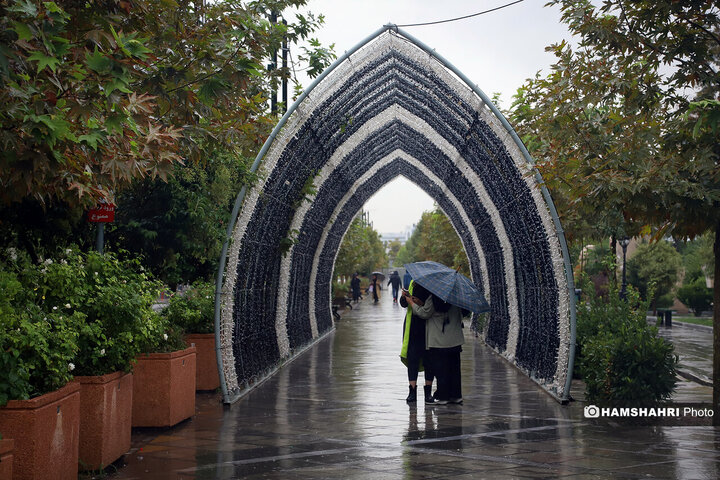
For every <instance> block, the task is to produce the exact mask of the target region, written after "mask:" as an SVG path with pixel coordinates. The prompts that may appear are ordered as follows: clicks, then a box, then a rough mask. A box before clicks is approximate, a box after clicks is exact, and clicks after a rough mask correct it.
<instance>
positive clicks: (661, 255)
mask: <svg viewBox="0 0 720 480" xmlns="http://www.w3.org/2000/svg"><path fill="white" fill-rule="evenodd" d="M681 266H682V256H681V255H680V254H679V253H678V252H677V250H675V248H674V247H673V246H672V245H671V244H670V243H669V242H666V241H659V242H656V243H643V244H640V245H639V246H638V248H637V250H636V251H635V255H633V257H632V258H631V259H630V260H628V263H627V275H628V283H630V284H631V285H633V286H635V287H636V288H637V289H638V290H639V291H640V293H641V294H642V295H643V297H646V296H647V295H648V293H649V292H651V291H652V292H654V293H653V296H652V298H651V299H649V300H651V301H653V302H654V301H655V300H656V299H657V298H659V297H661V296H663V295H666V294H668V293H671V292H672V291H673V289H674V287H675V283H677V281H678V273H679V271H680V268H681Z"/></svg>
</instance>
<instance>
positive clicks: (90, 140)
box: [78, 132, 103, 150]
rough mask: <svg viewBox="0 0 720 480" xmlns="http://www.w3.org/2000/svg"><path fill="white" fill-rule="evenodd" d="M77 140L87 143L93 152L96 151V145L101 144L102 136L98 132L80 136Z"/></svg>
mask: <svg viewBox="0 0 720 480" xmlns="http://www.w3.org/2000/svg"><path fill="white" fill-rule="evenodd" d="M78 140H79V141H80V142H85V143H87V144H88V145H89V146H90V147H91V148H92V149H93V150H97V146H98V143H103V136H102V135H100V133H99V132H92V133H89V134H86V135H80V136H79V137H78Z"/></svg>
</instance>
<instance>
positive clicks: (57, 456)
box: [0, 382, 80, 480]
mask: <svg viewBox="0 0 720 480" xmlns="http://www.w3.org/2000/svg"><path fill="white" fill-rule="evenodd" d="M0 432H2V434H3V436H5V437H8V438H12V439H13V440H14V441H15V447H14V450H13V457H14V460H13V469H12V471H13V477H12V478H13V480H26V479H27V480H30V479H36V478H53V479H58V480H61V479H68V480H70V479H72V480H76V479H77V466H78V444H79V439H80V384H78V383H76V382H70V383H68V384H67V385H66V386H64V387H63V388H61V389H59V390H55V391H54V392H50V393H47V394H45V395H41V396H39V397H35V398H31V399H30V400H11V401H9V402H8V404H7V405H6V406H4V407H2V408H0ZM2 478H3V480H4V479H5V477H2Z"/></svg>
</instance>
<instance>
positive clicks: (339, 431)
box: [112, 296, 720, 480]
mask: <svg viewBox="0 0 720 480" xmlns="http://www.w3.org/2000/svg"><path fill="white" fill-rule="evenodd" d="M402 316H403V309H402V308H400V307H399V306H398V305H394V304H393V303H392V300H391V299H390V298H389V296H385V297H383V298H382V300H381V303H380V304H379V305H373V304H371V303H369V302H365V303H362V304H361V305H360V306H359V307H358V308H356V309H354V310H353V311H352V312H350V313H349V314H347V315H345V316H343V318H342V319H341V320H339V321H338V322H337V328H336V330H335V331H334V332H333V333H331V334H329V335H328V336H327V337H325V338H324V339H322V340H321V341H319V342H318V343H317V344H316V345H315V346H313V347H312V348H311V349H309V350H308V351H307V352H306V353H304V354H303V355H302V356H300V357H299V358H297V359H295V360H294V361H292V362H291V363H289V364H288V365H287V366H286V367H284V368H283V369H281V370H280V371H279V372H278V373H277V374H276V375H275V376H273V377H271V378H270V379H269V380H267V381H266V382H265V383H263V384H262V385H260V386H259V387H257V388H256V389H255V390H253V391H252V392H251V393H249V394H248V395H246V396H245V397H244V398H242V399H241V400H239V401H238V402H237V403H236V404H234V405H232V406H230V407H224V406H222V405H221V404H220V403H219V396H217V395H211V394H201V395H198V402H197V415H196V416H195V417H194V418H193V419H191V420H189V421H187V422H185V423H183V424H181V425H178V426H176V427H175V428H172V429H167V430H158V431H148V430H144V431H137V432H134V437H133V443H134V445H133V450H132V451H131V452H130V454H128V455H126V457H125V464H126V465H125V466H124V467H123V468H121V469H120V470H119V472H118V473H117V474H116V475H113V476H112V478H117V479H136V478H137V479H140V478H143V479H150V478H152V479H165V478H167V479H170V478H172V479H177V478H187V479H195V478H197V479H230V478H274V479H290V478H296V479H323V478H327V479H337V478H343V479H344V480H350V479H363V480H366V479H426V478H436V479H456V480H457V479H478V478H492V479H504V478H572V479H583V478H641V477H642V478H687V479H716V478H720V454H718V446H719V445H720V430H717V429H714V428H713V427H634V428H631V427H618V426H612V424H609V425H598V424H594V423H591V422H589V421H587V420H585V419H584V418H583V415H582V405H580V404H579V403H574V404H571V405H570V406H561V405H559V404H558V403H557V402H555V400H553V399H552V398H551V397H550V396H548V395H547V394H546V393H544V392H543V391H542V390H541V389H540V388H539V387H537V386H536V385H535V384H534V383H533V382H532V381H531V380H530V379H528V378H527V377H526V376H524V375H522V374H521V373H519V372H518V371H517V370H516V369H515V368H514V367H513V366H511V365H509V364H508V363H507V362H506V361H504V360H503V359H502V358H500V357H499V356H497V355H495V354H494V353H493V352H492V351H490V350H489V349H488V348H486V347H484V346H483V345H482V344H480V343H479V342H478V341H477V340H476V339H474V338H473V337H472V335H471V333H470V332H466V345H465V347H464V351H463V353H462V362H463V363H462V367H463V371H462V374H463V398H464V401H465V404H464V405H461V406H460V405H445V406H425V405H424V404H422V403H419V404H417V405H412V406H408V405H407V404H406V403H405V400H404V399H405V396H406V394H407V376H406V375H407V374H406V370H405V367H404V366H403V365H402V363H400V361H399V356H398V354H399V350H400V341H401V338H400V337H401V330H402V323H401V322H402Z"/></svg>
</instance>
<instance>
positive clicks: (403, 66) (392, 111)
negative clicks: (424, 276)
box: [216, 25, 575, 402]
mask: <svg viewBox="0 0 720 480" xmlns="http://www.w3.org/2000/svg"><path fill="white" fill-rule="evenodd" d="M252 168H253V170H254V171H257V172H258V173H259V174H260V178H261V180H260V181H259V182H258V184H257V185H255V186H253V187H252V188H251V189H249V190H247V191H246V189H245V188H243V190H242V191H241V192H240V194H239V195H238V199H237V201H236V204H235V209H234V211H233V213H232V217H231V222H230V225H229V227H228V236H229V238H230V239H231V240H232V242H231V243H230V244H229V245H226V247H225V248H224V249H223V254H222V257H221V267H220V271H219V273H218V288H217V292H216V340H217V345H218V347H217V348H218V364H219V366H220V371H221V387H222V390H223V396H224V399H225V401H226V402H232V401H233V400H234V399H235V398H237V397H238V396H239V395H240V394H241V393H242V392H243V391H244V390H245V389H247V388H250V387H251V386H252V385H253V384H254V383H256V382H257V381H258V380H259V379H261V378H263V377H264V376H266V375H269V374H271V373H272V371H274V369H276V368H278V366H280V365H281V364H282V363H283V362H285V361H286V360H287V359H289V358H291V357H292V356H293V355H297V354H298V353H299V352H300V351H302V350H303V349H304V348H306V347H307V346H308V345H310V344H311V343H312V342H313V341H315V340H316V339H317V338H319V337H320V336H322V335H323V334H324V333H326V332H328V331H330V330H331V329H332V327H333V320H332V314H331V305H330V301H331V299H330V285H331V280H332V271H333V267H334V263H335V258H336V255H337V250H338V248H339V246H340V243H341V241H342V238H343V236H344V235H345V233H346V231H347V229H348V227H349V225H350V222H351V221H352V218H353V217H354V216H355V214H356V213H357V212H358V210H359V209H360V208H361V206H362V204H363V203H364V202H365V201H366V200H367V199H368V198H369V197H370V196H371V195H372V194H374V193H375V192H377V190H379V189H380V188H382V186H384V185H385V184H386V183H387V182H389V181H390V180H391V179H393V178H395V177H396V176H398V175H404V176H405V177H407V178H409V179H411V180H412V181H413V182H415V183H416V184H417V185H419V186H420V187H421V188H423V189H424V190H425V191H426V192H428V193H429V194H430V195H431V196H432V197H433V198H434V199H435V200H436V201H437V202H438V204H439V205H440V207H441V208H442V209H443V211H444V212H445V213H446V214H447V215H448V216H449V217H450V219H451V222H452V224H453V226H454V228H455V229H456V231H457V232H458V234H459V235H460V238H461V240H462V242H463V245H464V246H465V250H466V253H467V254H468V258H469V260H470V266H471V272H472V277H473V280H474V281H475V283H476V284H477V285H478V286H479V287H480V288H481V289H482V290H483V291H484V293H485V295H486V296H487V297H488V300H489V302H490V305H491V312H490V313H489V318H488V322H487V327H486V329H485V331H484V332H482V333H483V338H484V340H485V342H486V343H487V344H488V345H490V346H491V347H492V348H494V349H495V350H496V351H497V352H498V353H499V354H501V355H503V356H504V357H505V358H506V359H507V360H509V361H510V362H512V363H513V364H515V365H516V366H517V367H518V368H519V369H520V370H521V371H523V372H524V373H526V374H527V375H528V376H530V377H531V378H533V379H534V380H535V381H537V382H538V383H539V384H540V385H541V386H542V387H543V388H544V389H546V390H547V391H548V392H549V393H550V394H552V395H553V396H555V397H556V398H557V399H559V400H561V401H564V400H566V399H567V398H568V394H569V386H570V381H571V374H570V373H569V372H571V371H572V363H573V355H574V339H575V337H574V328H575V305H574V295H573V294H572V292H574V285H573V279H572V270H571V268H570V262H569V258H568V254H567V247H566V245H565V240H564V237H563V233H562V229H561V228H560V222H559V220H558V217H557V214H556V212H555V209H554V206H553V205H552V200H551V199H550V196H549V194H548V192H547V189H546V188H545V187H544V185H543V183H542V179H541V178H540V175H539V174H538V173H537V172H536V171H535V169H534V167H533V165H532V159H531V158H530V156H529V154H528V153H527V150H526V149H525V147H524V146H523V145H522V142H521V141H520V140H519V138H518V137H517V135H516V134H515V132H514V131H513V130H512V128H511V127H510V125H509V124H508V123H507V121H506V120H505V119H504V117H502V115H501V114H500V112H499V111H498V110H497V108H496V107H495V106H494V105H492V103H491V102H490V101H489V99H488V98H487V96H486V95H485V94H484V93H483V92H482V91H481V90H479V89H478V88H477V87H475V86H473V85H472V84H471V83H470V82H469V81H468V80H467V78H466V77H464V76H463V75H462V74H461V73H460V72H459V71H457V69H455V68H454V67H453V66H452V65H450V64H449V63H448V62H447V61H446V60H444V59H443V58H442V57H440V56H439V55H437V54H436V53H434V52H433V51H431V50H430V49H429V48H428V47H427V46H425V45H424V44H422V42H420V41H419V40H417V39H415V38H414V37H412V36H411V35H409V34H407V33H406V32H403V31H401V30H399V29H397V28H396V27H394V26H391V25H390V26H386V27H384V28H382V29H380V30H378V31H377V32H376V33H375V34H373V35H371V36H370V37H368V38H367V39H366V40H364V41H363V42H361V43H360V44H359V45H358V46H357V47H355V48H353V49H352V50H350V51H349V52H348V53H346V54H345V55H344V56H343V57H341V58H340V59H339V60H338V61H337V62H335V63H334V64H333V65H332V66H331V67H330V68H329V69H328V70H327V71H326V72H324V73H323V74H322V75H321V76H320V77H319V78H318V79H317V80H316V81H315V82H314V83H313V85H312V86H311V87H310V88H309V89H308V90H307V91H306V92H304V93H303V95H301V97H300V98H299V99H298V101H297V102H296V103H295V104H294V105H293V106H292V107H291V108H290V109H289V110H288V112H287V113H286V114H285V116H284V117H283V118H282V119H281V121H280V123H279V124H278V126H277V127H276V128H275V130H274V131H273V133H272V134H271V136H270V138H268V140H267V142H266V143H265V145H264V147H263V149H262V150H261V152H260V154H259V155H258V157H257V159H256V161H255V164H254V165H253V167H252ZM309 185H314V189H315V191H316V193H315V194H314V195H308V188H307V187H308V186H309Z"/></svg>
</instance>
